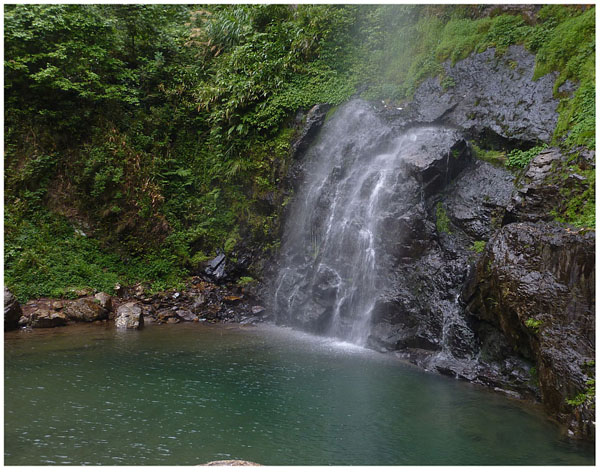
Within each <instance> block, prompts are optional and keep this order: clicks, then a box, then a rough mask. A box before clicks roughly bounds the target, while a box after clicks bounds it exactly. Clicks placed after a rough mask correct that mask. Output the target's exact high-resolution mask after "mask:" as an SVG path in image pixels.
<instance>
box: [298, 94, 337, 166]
mask: <svg viewBox="0 0 600 473" xmlns="http://www.w3.org/2000/svg"><path fill="white" fill-rule="evenodd" d="M330 108H331V105H329V104H324V103H322V104H317V105H315V106H314V107H312V108H311V109H310V110H309V111H308V112H307V113H306V115H304V114H301V115H300V116H299V117H298V119H299V120H298V121H299V122H300V123H301V124H302V127H301V129H300V131H299V133H298V136H297V138H296V139H295V140H294V142H293V143H292V157H294V158H296V157H298V156H299V155H301V154H302V153H304V152H306V150H307V149H308V147H309V146H310V144H311V143H312V142H313V140H314V139H315V138H316V136H317V134H318V133H319V130H320V129H321V126H322V125H323V122H324V121H325V117H326V115H327V112H328V111H329V109H330Z"/></svg>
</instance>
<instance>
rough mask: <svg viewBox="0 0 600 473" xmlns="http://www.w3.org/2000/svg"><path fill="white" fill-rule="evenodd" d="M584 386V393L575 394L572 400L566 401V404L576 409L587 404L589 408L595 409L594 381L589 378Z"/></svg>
mask: <svg viewBox="0 0 600 473" xmlns="http://www.w3.org/2000/svg"><path fill="white" fill-rule="evenodd" d="M585 384H586V385H587V388H586V390H585V391H584V392H581V393H579V394H577V395H576V396H575V397H574V398H573V399H566V401H565V402H566V403H567V404H568V405H569V406H571V407H578V406H581V405H583V404H586V403H589V404H590V408H592V409H593V408H594V407H595V403H596V380H595V379H593V378H591V379H588V380H587V381H586V382H585Z"/></svg>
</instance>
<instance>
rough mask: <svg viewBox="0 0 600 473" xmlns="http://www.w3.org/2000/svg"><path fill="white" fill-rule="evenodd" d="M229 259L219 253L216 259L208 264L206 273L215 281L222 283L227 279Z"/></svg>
mask: <svg viewBox="0 0 600 473" xmlns="http://www.w3.org/2000/svg"><path fill="white" fill-rule="evenodd" d="M226 263H227V259H226V258H225V254H224V253H219V254H218V255H217V256H216V257H215V258H213V259H212V260H210V261H209V262H208V265H207V267H206V269H205V270H204V272H205V273H206V275H207V276H208V277H209V278H210V279H212V280H213V281H220V280H222V279H224V278H225V277H226V273H225V264H226Z"/></svg>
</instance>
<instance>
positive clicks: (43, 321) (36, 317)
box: [29, 308, 68, 328]
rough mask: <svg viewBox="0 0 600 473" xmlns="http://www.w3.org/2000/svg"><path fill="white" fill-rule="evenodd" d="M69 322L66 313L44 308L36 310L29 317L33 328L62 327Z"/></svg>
mask: <svg viewBox="0 0 600 473" xmlns="http://www.w3.org/2000/svg"><path fill="white" fill-rule="evenodd" d="M67 322H68V319H67V316H66V315H65V314H62V313H58V312H54V311H52V310H48V309H43V308H40V309H38V310H36V311H35V312H34V313H33V314H31V316H30V318H29V326H30V327H32V328H51V327H60V326H62V325H67Z"/></svg>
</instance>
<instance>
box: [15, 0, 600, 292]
mask: <svg viewBox="0 0 600 473" xmlns="http://www.w3.org/2000/svg"><path fill="white" fill-rule="evenodd" d="M488 10H490V9H489V8H486V7H474V6H439V5H438V6H409V5H401V6H396V5H383V6H359V5H297V6H291V5H209V6H186V5H6V6H5V20H4V21H5V23H4V31H5V37H4V45H5V64H4V74H5V279H6V283H7V285H8V286H9V287H10V288H11V289H13V290H14V291H15V292H16V294H17V295H18V297H19V298H21V299H26V298H29V297H34V296H40V295H49V294H52V295H54V296H60V295H67V296H68V295H69V294H72V293H73V291H72V290H75V289H77V288H81V287H87V286H91V287H94V288H96V289H103V290H110V289H111V288H112V286H113V285H114V283H115V282H117V281H120V282H122V283H126V284H127V283H133V282H136V281H148V282H150V283H152V284H153V289H155V290H156V289H161V288H163V287H167V286H174V285H177V284H178V283H179V282H180V281H181V280H182V278H183V277H184V276H185V275H186V274H189V272H190V271H194V270H195V269H196V268H197V267H198V265H199V264H200V263H201V262H202V261H204V260H206V259H208V258H210V257H211V256H212V255H214V253H215V251H216V250H218V249H222V250H223V251H225V252H226V253H228V254H229V255H230V256H231V258H232V259H235V256H236V252H237V251H238V250H239V248H240V247H241V246H243V245H244V244H245V245H247V246H253V247H257V248H261V249H262V250H263V251H267V250H268V249H269V248H272V247H276V245H277V238H278V234H279V232H278V227H279V222H280V213H281V209H282V207H283V204H284V201H283V197H282V195H281V189H282V185H281V184H282V181H283V179H284V176H285V174H286V169H287V166H288V164H289V146H290V142H291V140H292V138H293V136H294V133H295V129H294V117H295V116H296V113H297V112H298V110H301V109H304V110H306V109H308V108H309V107H311V106H312V105H314V104H316V103H319V102H328V103H331V104H334V105H335V104H339V103H341V102H343V101H345V100H347V99H348V98H349V97H350V96H352V95H353V94H355V93H361V94H362V95H363V96H364V97H365V98H368V99H378V100H385V101H395V102H403V101H406V100H409V99H410V97H411V94H412V93H413V92H414V91H415V89H416V87H417V86H418V84H419V83H420V82H421V81H422V80H423V79H424V78H426V77H428V76H431V75H440V74H443V73H442V71H443V68H442V67H441V63H442V62H443V61H446V60H450V61H452V62H454V61H457V60H460V59H462V58H464V57H466V56H467V55H468V54H470V53H471V52H473V51H482V50H485V49H486V48H488V47H496V48H497V51H498V53H499V54H501V53H502V51H503V50H505V49H506V48H507V47H508V46H509V45H510V44H515V43H522V44H524V45H525V47H527V48H529V49H530V50H531V51H533V52H535V53H536V64H537V65H536V75H539V76H541V75H543V74H545V73H547V72H549V71H552V70H558V71H559V73H560V75H559V78H558V79H557V81H556V94H557V96H559V97H560V96H562V95H561V94H562V93H561V92H560V91H559V87H560V86H561V85H562V84H563V83H564V82H565V81H566V80H570V81H572V82H574V83H576V84H577V85H578V88H577V90H576V92H575V94H574V97H573V98H568V97H563V99H562V102H561V106H560V107H561V108H560V121H559V125H558V126H557V129H556V133H555V138H554V144H559V145H561V146H563V147H565V149H570V148H572V147H574V146H579V145H584V146H587V147H590V148H591V147H593V146H594V125H595V123H594V112H595V109H594V102H595V92H594V91H595V69H594V41H595V31H594V28H595V24H594V8H590V9H583V10H582V9H581V8H578V7H572V6H571V7H570V6H559V5H551V6H545V7H543V8H542V9H541V11H539V13H538V14H537V19H536V21H529V20H527V19H526V18H525V17H524V16H522V15H520V14H518V13H513V14H508V13H503V14H495V13H494V12H493V11H491V12H490V11H488ZM442 79H444V78H443V77H442ZM448 85H449V86H451V84H448ZM590 202H591V205H592V207H593V206H594V196H593V187H592V194H591V195H588V196H586V200H585V202H583V203H582V205H587V206H588V207H587V208H588V210H589V206H590ZM580 207H581V206H579V207H578V206H576V205H575V206H574V207H573V215H562V216H559V217H560V218H564V219H566V220H567V221H571V222H575V223H581V208H580ZM589 223H590V222H589V221H588V220H586V224H589ZM592 224H593V222H592ZM250 276H251V275H246V276H245V277H246V278H248V277H250Z"/></svg>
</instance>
